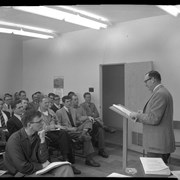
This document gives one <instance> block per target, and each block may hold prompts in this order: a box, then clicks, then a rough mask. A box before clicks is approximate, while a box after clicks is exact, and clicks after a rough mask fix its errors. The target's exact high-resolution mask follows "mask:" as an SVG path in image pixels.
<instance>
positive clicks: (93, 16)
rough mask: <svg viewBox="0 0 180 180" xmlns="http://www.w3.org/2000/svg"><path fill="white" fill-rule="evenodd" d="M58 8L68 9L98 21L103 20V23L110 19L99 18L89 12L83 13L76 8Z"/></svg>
mask: <svg viewBox="0 0 180 180" xmlns="http://www.w3.org/2000/svg"><path fill="white" fill-rule="evenodd" d="M57 7H60V8H63V9H67V10H71V11H74V12H77V13H80V14H83V15H86V16H89V17H92V18H95V19H97V20H101V21H108V19H106V18H104V17H101V16H97V15H95V14H92V13H89V12H86V11H82V10H78V9H76V8H72V7H70V6H57Z"/></svg>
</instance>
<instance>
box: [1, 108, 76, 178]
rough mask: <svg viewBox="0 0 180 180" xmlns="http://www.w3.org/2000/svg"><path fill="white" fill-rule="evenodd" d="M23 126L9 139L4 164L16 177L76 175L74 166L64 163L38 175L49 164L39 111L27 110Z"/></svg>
mask: <svg viewBox="0 0 180 180" xmlns="http://www.w3.org/2000/svg"><path fill="white" fill-rule="evenodd" d="M22 124H23V128H22V129H20V130H18V131H17V132H15V133H13V134H12V135H11V136H10V138H9V139H8V142H7V145H6V151H5V156H4V164H5V167H6V168H7V170H8V173H9V174H11V175H13V176H15V177H23V176H24V177H74V174H73V170H72V167H71V166H70V165H63V166H60V167H56V168H54V169H52V170H50V171H49V172H47V173H45V174H42V175H36V171H38V170H41V169H43V168H45V167H46V166H47V165H49V163H50V162H49V161H48V149H47V145H46V141H45V131H44V130H43V118H42V114H41V112H39V111H36V110H34V109H30V110H27V111H26V112H25V114H24V116H23V118H22Z"/></svg>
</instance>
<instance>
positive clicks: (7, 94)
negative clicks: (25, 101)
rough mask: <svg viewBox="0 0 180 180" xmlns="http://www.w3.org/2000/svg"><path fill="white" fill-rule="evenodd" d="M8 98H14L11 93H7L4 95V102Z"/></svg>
mask: <svg viewBox="0 0 180 180" xmlns="http://www.w3.org/2000/svg"><path fill="white" fill-rule="evenodd" d="M6 97H12V95H11V94H9V93H5V94H4V100H5V99H6Z"/></svg>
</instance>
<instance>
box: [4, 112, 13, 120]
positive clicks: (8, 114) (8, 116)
mask: <svg viewBox="0 0 180 180" xmlns="http://www.w3.org/2000/svg"><path fill="white" fill-rule="evenodd" d="M3 112H4V113H5V114H6V116H7V118H8V119H10V118H11V114H10V112H8V111H3Z"/></svg>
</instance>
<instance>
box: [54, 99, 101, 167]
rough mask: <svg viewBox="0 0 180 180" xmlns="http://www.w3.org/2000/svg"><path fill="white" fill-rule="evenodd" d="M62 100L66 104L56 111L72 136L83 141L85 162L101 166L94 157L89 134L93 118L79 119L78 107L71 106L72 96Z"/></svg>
mask: <svg viewBox="0 0 180 180" xmlns="http://www.w3.org/2000/svg"><path fill="white" fill-rule="evenodd" d="M62 102H63V104H64V106H63V107H62V108H61V109H59V110H58V111H57V112H56V114H57V117H58V121H59V123H60V124H61V126H63V127H64V128H65V129H66V130H67V132H68V133H69V134H70V136H71V137H72V138H75V139H79V141H80V142H83V148H84V153H85V156H86V161H85V164H86V165H89V166H93V167H99V166H100V164H99V163H98V162H96V161H95V160H94V159H93V158H92V156H93V152H94V148H93V146H92V143H91V136H90V135H89V134H88V131H89V129H91V128H92V122H91V120H89V121H86V122H85V123H81V122H80V121H79V119H78V118H77V112H76V109H74V108H72V107H71V106H70V104H71V97H69V96H64V97H63V98H62Z"/></svg>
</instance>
